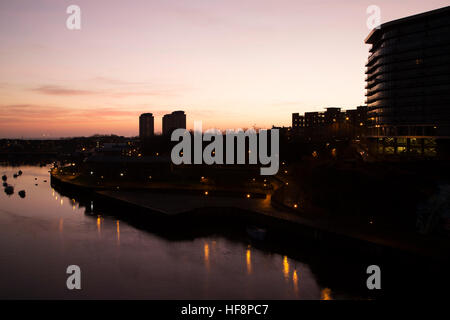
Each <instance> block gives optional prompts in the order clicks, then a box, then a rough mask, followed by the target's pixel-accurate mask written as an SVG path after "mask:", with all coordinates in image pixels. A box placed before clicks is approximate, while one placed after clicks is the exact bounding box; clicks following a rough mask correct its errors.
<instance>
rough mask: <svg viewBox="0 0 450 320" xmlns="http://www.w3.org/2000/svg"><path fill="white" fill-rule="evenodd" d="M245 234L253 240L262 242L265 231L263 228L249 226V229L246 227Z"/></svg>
mask: <svg viewBox="0 0 450 320" xmlns="http://www.w3.org/2000/svg"><path fill="white" fill-rule="evenodd" d="M247 234H248V235H249V236H250V237H251V238H253V239H255V240H259V241H262V240H264V239H265V238H266V234H267V230H266V229H263V228H258V227H255V226H251V227H247Z"/></svg>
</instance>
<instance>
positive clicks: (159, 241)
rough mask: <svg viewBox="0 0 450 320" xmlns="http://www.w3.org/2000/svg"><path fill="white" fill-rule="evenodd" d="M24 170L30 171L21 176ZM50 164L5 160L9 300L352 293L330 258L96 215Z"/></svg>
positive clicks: (3, 277) (2, 256)
mask: <svg viewBox="0 0 450 320" xmlns="http://www.w3.org/2000/svg"><path fill="white" fill-rule="evenodd" d="M19 169H20V170H22V171H23V175H21V176H19V177H17V178H13V174H14V173H15V172H18V171H19ZM48 170H49V167H38V166H20V167H11V166H2V167H0V172H1V175H4V174H6V175H7V176H8V180H7V182H8V183H9V184H10V185H12V186H14V193H13V194H12V195H7V194H6V193H5V192H1V194H0V298H1V299H5V298H64V299H67V298H69V299H70V298H88V299H90V298H106V299H108V298H117V299H120V298H138V299H141V298H143V299H153V298H158V299H171V298H173V299H227V298H230V299H330V298H333V299H336V298H348V297H349V295H348V292H345V289H342V288H341V289H336V288H334V287H333V284H332V283H333V281H331V282H330V280H324V279H330V278H337V277H338V275H332V274H328V273H329V271H324V269H325V270H327V269H326V268H325V267H326V266H322V268H318V269H320V271H317V270H313V268H312V267H311V266H310V265H309V264H307V263H305V262H302V261H298V259H295V258H292V257H291V256H289V255H285V254H279V253H276V252H271V250H268V249H264V250H263V249H257V248H255V247H254V246H253V245H252V244H251V241H250V239H245V238H244V239H240V240H235V239H232V238H230V237H225V236H221V235H217V236H209V237H202V238H196V239H194V240H184V241H173V240H169V239H165V238H162V237H160V236H157V235H155V234H152V233H151V232H149V231H146V230H140V229H137V228H135V227H134V226H131V225H130V224H128V223H127V222H125V221H122V220H119V219H117V218H114V216H113V215H110V214H107V213H104V214H102V215H97V214H95V215H92V214H88V213H87V212H86V208H84V207H80V206H79V204H78V203H77V202H76V201H74V200H72V199H70V198H67V197H64V196H61V195H60V194H59V193H58V192H57V191H56V190H53V189H52V187H51V185H50V177H49V173H48ZM44 180H46V181H44ZM20 190H25V192H26V195H25V197H24V198H22V197H21V196H19V194H18V192H19V191H20ZM323 258H324V257H319V258H318V259H319V261H322V260H323ZM323 263H327V262H323ZM342 263H343V262H341V261H335V264H342ZM69 265H78V266H80V268H81V286H82V290H78V291H77V290H73V291H70V290H68V289H67V287H66V280H67V277H68V275H67V274H66V268H67V266H69ZM334 267H335V266H330V268H334ZM342 267H343V268H345V266H342ZM313 271H314V273H313ZM320 278H322V280H321V281H319V280H320ZM364 281H365V279H364V278H363V279H362V282H364Z"/></svg>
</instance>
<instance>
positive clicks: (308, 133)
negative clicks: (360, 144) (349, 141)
mask: <svg viewBox="0 0 450 320" xmlns="http://www.w3.org/2000/svg"><path fill="white" fill-rule="evenodd" d="M366 122H367V107H366V106H359V107H357V108H356V109H350V110H346V111H341V108H326V111H325V112H305V114H304V115H300V114H299V113H293V114H292V130H293V133H294V134H296V135H301V136H304V137H306V138H332V137H348V138H352V137H359V136H362V135H363V134H364V130H365V128H366Z"/></svg>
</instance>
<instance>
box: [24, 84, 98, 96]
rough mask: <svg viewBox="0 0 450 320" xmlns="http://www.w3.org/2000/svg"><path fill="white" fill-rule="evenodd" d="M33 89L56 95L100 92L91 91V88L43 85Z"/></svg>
mask: <svg viewBox="0 0 450 320" xmlns="http://www.w3.org/2000/svg"><path fill="white" fill-rule="evenodd" d="M32 91H35V92H38V93H43V94H48V95H56V96H78V95H93V94H98V92H95V91H90V90H77V89H69V88H64V87H60V86H41V87H38V88H34V89H32Z"/></svg>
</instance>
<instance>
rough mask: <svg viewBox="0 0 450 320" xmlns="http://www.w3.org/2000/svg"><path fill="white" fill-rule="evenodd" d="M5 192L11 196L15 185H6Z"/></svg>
mask: <svg viewBox="0 0 450 320" xmlns="http://www.w3.org/2000/svg"><path fill="white" fill-rule="evenodd" d="M5 193H6V194H7V195H8V196H10V195H12V194H13V193H14V187H13V186H6V187H5Z"/></svg>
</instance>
